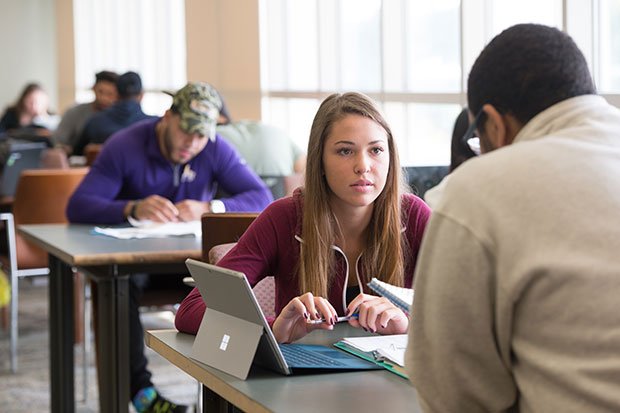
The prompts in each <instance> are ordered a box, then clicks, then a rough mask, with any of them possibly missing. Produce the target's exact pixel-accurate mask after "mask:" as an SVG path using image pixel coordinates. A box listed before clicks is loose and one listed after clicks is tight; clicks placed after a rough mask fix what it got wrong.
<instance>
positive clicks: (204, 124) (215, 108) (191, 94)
mask: <svg viewBox="0 0 620 413" xmlns="http://www.w3.org/2000/svg"><path fill="white" fill-rule="evenodd" d="M222 105H223V103H222V99H221V98H220V95H219V93H218V92H217V90H215V88H214V87H213V86H211V85H210V84H208V83H206V82H190V83H188V84H187V85H185V86H184V87H183V88H181V89H180V90H179V91H178V92H177V93H175V94H174V96H173V97H172V106H171V107H170V110H171V111H172V112H173V113H176V114H178V115H179V116H180V122H179V126H180V128H181V129H182V130H183V131H184V132H186V133H190V134H194V133H197V134H199V135H202V136H208V137H209V139H211V140H215V126H216V125H217V121H218V118H219V116H220V111H221V110H222Z"/></svg>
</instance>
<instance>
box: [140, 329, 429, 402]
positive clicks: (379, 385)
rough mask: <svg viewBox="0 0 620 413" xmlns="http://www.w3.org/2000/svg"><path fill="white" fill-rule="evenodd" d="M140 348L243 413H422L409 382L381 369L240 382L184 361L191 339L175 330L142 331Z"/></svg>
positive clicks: (327, 338)
mask: <svg viewBox="0 0 620 413" xmlns="http://www.w3.org/2000/svg"><path fill="white" fill-rule="evenodd" d="M337 327H341V326H340V325H339V326H337ZM342 327H343V328H344V329H346V330H347V333H348V332H349V331H350V330H354V329H353V328H352V327H350V326H344V325H342ZM345 334H346V333H345ZM351 335H353V334H351ZM339 337H343V332H342V331H340V332H331V333H330V332H325V331H318V330H317V331H315V332H313V333H311V334H310V335H308V336H307V337H305V338H304V340H302V341H303V342H306V343H320V344H329V343H333V342H335V341H337V340H338V338H339ZM146 343H147V345H148V346H149V347H151V348H152V349H153V350H155V351H156V352H158V353H159V354H161V355H162V356H164V357H165V358H166V359H168V360H169V361H170V362H171V363H173V364H175V365H176V366H177V367H179V368H180V369H182V370H183V371H185V372H186V373H187V374H189V375H190V376H192V377H194V378H195V379H197V380H198V381H200V382H201V383H203V384H204V385H205V386H206V387H208V388H209V389H211V390H212V391H213V392H215V393H217V394H219V395H220V396H221V397H223V398H225V399H226V400H228V401H229V402H231V403H233V404H234V405H236V406H237V407H239V408H240V409H241V410H243V411H248V412H292V411H295V412H311V413H316V412H317V411H324V412H343V413H344V412H369V411H370V412H380V411H389V412H404V411H407V412H413V413H418V412H421V411H422V410H421V408H420V407H419V404H418V402H417V399H416V395H415V392H414V389H413V388H412V387H411V385H410V383H409V382H408V381H407V380H405V379H403V378H401V377H399V376H397V375H395V374H393V373H390V372H388V371H384V370H374V371H362V372H348V373H330V374H307V375H297V376H283V375H280V374H277V373H274V372H271V371H268V370H265V369H262V368H260V367H256V366H254V367H252V370H251V372H250V376H249V377H248V379H247V380H245V381H244V380H240V379H237V378H236V377H233V376H231V375H228V374H226V373H223V372H221V371H219V370H217V369H214V368H212V367H209V366H207V365H205V364H202V363H200V362H198V361H196V360H193V359H192V358H190V354H191V350H192V345H193V343H194V336H192V335H188V334H183V333H179V332H177V331H176V330H159V331H147V333H146Z"/></svg>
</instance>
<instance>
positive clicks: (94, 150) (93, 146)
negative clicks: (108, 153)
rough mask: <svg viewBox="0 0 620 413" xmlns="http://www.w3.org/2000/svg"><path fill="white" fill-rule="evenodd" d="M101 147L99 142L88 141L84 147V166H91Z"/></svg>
mask: <svg viewBox="0 0 620 413" xmlns="http://www.w3.org/2000/svg"><path fill="white" fill-rule="evenodd" d="M102 147H103V145H102V144H100V143H89V144H88V145H86V147H84V157H85V158H86V166H92V164H93V163H94V162H95V159H97V156H98V155H99V152H101V148H102Z"/></svg>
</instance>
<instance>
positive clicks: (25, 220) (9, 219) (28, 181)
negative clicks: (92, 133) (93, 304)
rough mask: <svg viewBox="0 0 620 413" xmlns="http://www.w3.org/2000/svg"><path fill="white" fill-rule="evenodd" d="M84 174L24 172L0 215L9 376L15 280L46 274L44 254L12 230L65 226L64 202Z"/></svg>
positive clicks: (13, 367)
mask: <svg viewBox="0 0 620 413" xmlns="http://www.w3.org/2000/svg"><path fill="white" fill-rule="evenodd" d="M87 172H88V169H87V168H76V169H32V170H25V171H23V172H22V174H21V176H20V178H19V181H18V184H17V189H16V191H15V199H14V202H13V212H12V213H2V214H0V220H2V221H4V222H6V232H7V241H8V250H9V251H8V256H2V257H0V260H1V261H2V265H3V267H4V268H5V269H7V270H8V272H9V275H10V280H11V307H10V322H9V325H10V353H11V370H12V371H13V372H16V371H17V339H18V328H17V325H18V323H17V311H18V279H19V278H21V277H29V276H34V275H47V274H48V273H49V269H48V256H47V253H45V251H43V250H41V249H39V248H38V247H36V246H34V245H32V244H30V243H29V242H28V241H26V240H24V239H23V238H22V237H21V236H20V235H19V234H17V233H16V232H15V226H17V225H20V224H49V223H64V222H67V219H66V217H65V208H66V206H67V202H68V200H69V197H70V196H71V194H72V193H73V191H74V190H75V188H76V187H77V186H78V184H79V183H80V182H81V181H82V179H83V178H84V176H85V175H86V173H87ZM76 325H80V323H76Z"/></svg>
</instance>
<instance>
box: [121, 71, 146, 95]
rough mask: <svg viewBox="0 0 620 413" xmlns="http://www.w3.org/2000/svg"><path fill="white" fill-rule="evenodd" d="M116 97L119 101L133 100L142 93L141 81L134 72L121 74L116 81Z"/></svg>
mask: <svg viewBox="0 0 620 413" xmlns="http://www.w3.org/2000/svg"><path fill="white" fill-rule="evenodd" d="M116 88H117V89H118V97H119V98H121V99H129V98H135V97H137V96H139V95H140V93H142V79H140V75H139V74H137V73H136V72H127V73H123V74H122V75H120V76H119V77H118V80H117V81H116Z"/></svg>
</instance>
